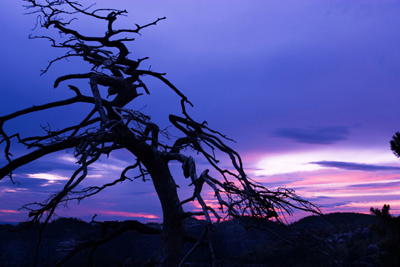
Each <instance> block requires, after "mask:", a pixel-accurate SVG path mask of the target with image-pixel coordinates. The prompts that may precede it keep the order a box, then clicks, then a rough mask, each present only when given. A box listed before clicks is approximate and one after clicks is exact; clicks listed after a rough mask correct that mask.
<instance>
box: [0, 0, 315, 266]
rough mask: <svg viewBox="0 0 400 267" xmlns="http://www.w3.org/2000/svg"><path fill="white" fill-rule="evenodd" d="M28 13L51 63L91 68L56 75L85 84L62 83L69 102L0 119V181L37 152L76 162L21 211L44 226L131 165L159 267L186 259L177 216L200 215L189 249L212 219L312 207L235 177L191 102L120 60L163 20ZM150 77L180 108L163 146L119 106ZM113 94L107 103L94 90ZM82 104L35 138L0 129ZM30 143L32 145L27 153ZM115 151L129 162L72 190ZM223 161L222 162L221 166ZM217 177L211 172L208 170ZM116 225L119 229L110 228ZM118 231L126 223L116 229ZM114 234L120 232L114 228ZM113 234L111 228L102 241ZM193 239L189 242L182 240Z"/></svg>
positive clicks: (106, 12) (60, 0)
mask: <svg viewBox="0 0 400 267" xmlns="http://www.w3.org/2000/svg"><path fill="white" fill-rule="evenodd" d="M25 2H26V8H27V10H28V13H30V14H36V15H37V22H38V25H37V27H42V28H45V29H48V30H51V29H53V30H56V31H58V33H57V34H55V35H54V36H55V37H54V36H53V37H50V36H33V37H31V38H43V39H47V40H49V41H50V43H51V46H52V47H55V48H60V49H66V50H67V52H66V53H65V55H64V56H61V57H58V58H56V59H54V60H52V61H51V62H50V63H49V65H48V66H47V68H46V69H45V70H43V73H45V72H46V71H47V70H48V69H49V67H51V65H52V64H54V63H56V62H58V61H60V60H63V59H67V58H70V57H78V58H81V59H83V60H84V61H85V62H87V63H88V65H89V66H90V67H91V68H90V69H89V71H88V72H87V73H76V74H67V75H63V76H61V77H59V78H58V79H56V81H55V83H54V87H58V86H59V85H60V84H61V83H64V82H72V81H73V80H77V79H80V80H82V79H83V80H87V81H89V84H90V86H88V87H90V91H89V92H90V93H89V95H84V94H83V93H82V92H81V89H79V88H77V86H76V85H72V84H71V85H68V86H69V88H70V89H71V90H73V91H74V92H75V96H74V97H72V98H69V99H65V100H61V101H56V102H51V103H47V104H43V105H37V106H33V107H31V108H27V109H23V110H20V111H17V112H14V113H12V114H9V115H6V116H2V117H0V134H1V137H2V139H1V143H3V145H4V147H5V148H4V156H5V158H6V159H7V164H6V165H5V166H2V168H1V169H0V178H1V179H2V178H4V177H9V178H10V179H11V181H13V172H14V171H15V170H17V169H18V168H19V167H21V166H23V165H25V164H28V163H30V162H34V161H35V160H38V159H39V158H41V157H43V156H45V155H48V154H51V153H55V152H58V151H62V150H69V151H72V150H73V155H74V157H75V158H76V159H77V162H78V163H79V168H77V169H76V171H75V172H74V173H72V175H71V177H70V179H69V180H68V181H67V182H66V183H65V185H64V187H63V189H62V190H61V191H60V192H57V193H55V194H54V195H52V196H51V197H50V198H49V199H48V200H47V201H46V202H45V203H31V204H29V205H26V206H25V208H26V209H28V210H29V216H30V218H31V219H30V220H31V221H32V222H40V221H42V222H44V223H47V222H48V221H49V219H50V218H51V216H52V215H53V214H54V212H55V210H56V208H57V207H58V206H59V205H60V204H64V203H66V202H68V201H71V200H78V201H81V200H83V199H85V198H87V197H90V196H93V195H95V194H99V193H101V192H102V191H103V190H104V189H106V188H109V187H112V186H113V185H115V184H116V183H118V182H123V181H126V180H131V179H130V178H129V177H127V172H128V171H129V170H137V171H138V173H139V175H138V176H137V177H142V178H143V179H144V177H149V178H150V180H151V181H152V183H153V184H154V189H155V191H156V193H157V195H158V198H159V201H160V203H161V207H162V212H163V228H162V230H161V244H160V248H159V250H158V252H157V253H156V254H155V255H154V257H153V258H152V259H151V262H152V263H153V264H155V265H160V266H178V265H179V264H181V265H182V264H183V262H184V261H185V260H186V259H187V257H188V255H186V256H184V255H182V250H183V245H184V242H185V241H188V240H189V241H190V238H188V237H187V236H186V235H185V231H184V219H185V218H187V217H190V216H204V218H205V220H206V221H207V223H208V224H207V228H206V229H204V234H203V235H202V237H201V238H200V240H199V241H198V242H197V243H195V245H194V247H193V249H192V250H191V251H190V252H189V254H190V253H191V252H192V251H193V250H194V249H195V248H196V247H197V246H198V245H199V244H204V243H205V242H206V241H207V240H208V238H207V235H208V233H209V230H210V229H209V227H210V225H211V223H212V222H213V220H216V221H220V220H221V219H225V218H227V217H228V218H229V217H239V216H254V217H259V218H265V219H272V220H276V221H278V222H282V220H284V215H285V214H289V215H290V214H292V211H293V209H300V210H304V211H310V212H314V213H319V210H318V208H317V207H316V206H314V205H313V204H312V203H310V202H308V201H307V200H304V199H302V198H300V197H299V196H297V195H296V194H295V192H294V191H293V190H291V189H287V188H278V189H277V190H269V189H268V188H266V187H264V186H263V185H262V184H259V183H257V182H255V181H253V180H251V179H250V178H249V177H248V176H247V175H246V173H245V170H244V167H243V164H242V160H241V158H240V156H239V154H238V153H237V152H236V151H234V150H233V149H232V148H230V147H229V146H228V145H226V142H229V141H230V139H228V138H227V137H226V136H225V135H222V134H221V133H219V132H218V131H215V130H213V129H211V128H210V127H209V126H208V125H207V123H206V122H201V123H200V122H196V121H195V120H193V119H192V118H191V117H190V116H189V114H188V112H187V106H188V105H189V106H192V104H191V102H190V101H189V100H188V99H187V98H186V96H185V95H184V94H183V93H182V92H181V91H179V90H178V89H177V88H176V87H175V86H174V85H173V84H172V83H171V82H170V81H168V80H167V79H166V78H165V74H163V73H158V72H154V71H152V70H143V69H140V63H141V61H143V60H145V59H147V58H141V59H137V60H133V59H131V58H129V56H130V54H129V50H128V47H127V46H126V44H127V43H128V42H132V41H134V36H135V35H138V34H140V32H141V31H142V30H144V29H145V28H147V27H150V26H152V25H156V24H157V23H158V22H160V21H162V20H164V19H165V18H158V19H156V20H154V21H153V22H151V23H149V24H146V25H138V24H136V25H135V26H134V27H133V28H132V29H116V28H115V24H114V23H115V21H116V20H117V19H118V18H120V16H122V15H126V13H127V11H125V10H115V9H96V8H95V7H94V6H93V5H92V6H89V7H84V6H82V5H81V4H79V3H78V2H76V1H71V0H43V1H39V0H25ZM80 16H86V17H89V18H91V19H95V20H101V21H104V22H105V24H106V25H107V26H106V29H105V32H104V35H101V36H88V35H83V34H82V33H80V31H79V30H78V29H76V28H75V25H76V24H77V18H79V17H80ZM145 75H148V76H152V77H154V78H155V79H159V80H161V81H162V82H163V83H164V84H165V86H166V88H169V89H171V90H172V92H173V93H175V94H177V95H178V96H179V97H180V99H181V100H180V103H181V110H182V114H180V115H179V116H178V115H172V114H171V115H169V120H170V123H171V125H172V126H173V127H175V128H176V129H178V130H179V131H180V132H181V136H180V137H177V138H175V139H173V140H171V141H170V143H169V144H168V143H166V142H165V140H164V141H161V140H160V138H159V137H160V134H161V133H162V131H160V129H159V127H158V126H157V125H156V124H154V123H153V122H152V121H151V120H150V119H149V117H148V116H146V115H145V114H143V113H141V112H139V111H137V110H131V109H128V108H127V105H128V104H129V103H131V102H132V101H134V100H135V99H136V98H137V97H139V96H140V95H141V94H142V93H139V92H141V91H142V92H145V93H147V94H150V91H149V89H148V88H147V87H146V85H145V84H144V83H143V81H142V80H141V77H142V76H145ZM106 94H108V95H110V96H113V97H114V98H113V99H112V100H110V101H109V100H107V98H105V97H104V95H106ZM77 103H87V104H88V105H92V106H93V109H92V111H91V112H89V113H88V114H87V115H86V116H85V117H83V118H82V120H81V122H80V123H78V124H76V125H72V126H66V127H65V128H64V129H61V130H57V131H52V130H50V129H47V130H46V132H45V134H44V135H41V136H28V137H26V136H23V133H22V132H21V133H20V132H16V133H6V132H5V131H4V128H3V125H4V123H6V122H8V121H10V120H14V119H15V118H17V117H21V116H24V115H26V114H31V113H35V112H37V111H42V110H52V109H55V108H57V107H61V106H71V108H73V105H74V104H77ZM16 142H18V143H20V144H23V145H24V146H25V147H26V148H27V149H30V150H29V151H27V152H26V154H24V155H22V156H20V157H17V158H14V157H13V156H12V149H13V145H14V143H16ZM32 149H33V151H32ZM121 149H124V150H126V151H129V152H130V153H131V156H132V159H131V162H132V165H130V166H127V167H126V169H125V170H123V171H122V173H121V174H120V175H119V177H116V179H115V181H111V182H109V183H107V184H104V185H103V186H92V187H87V188H84V189H81V190H79V189H78V188H79V187H78V185H79V184H80V183H81V182H82V181H83V180H84V179H85V178H86V177H87V175H88V172H89V169H88V167H89V166H90V165H91V164H93V163H94V162H96V161H97V160H98V159H99V157H100V156H101V155H103V154H107V155H108V154H110V153H113V152H114V151H117V150H121ZM186 151H194V152H196V153H197V154H198V155H199V156H202V157H204V158H205V159H206V160H207V161H208V163H209V165H210V169H211V170H209V169H205V170H201V171H200V172H198V171H197V170H196V164H195V159H194V158H193V157H192V156H189V155H190V154H188V153H185V152H186ZM217 154H218V155H219V156H221V155H224V156H226V157H227V158H228V159H229V161H230V163H231V167H229V168H224V167H221V166H220V164H219V159H217ZM171 162H179V163H180V164H181V166H182V174H183V175H184V177H186V178H188V179H190V180H191V186H192V188H193V189H192V190H193V195H192V197H190V198H188V199H185V200H180V199H179V198H178V195H177V184H176V183H175V180H174V178H173V176H172V174H171V171H170V164H171ZM224 164H225V163H224ZM216 175H218V176H216ZM204 187H209V188H210V189H211V190H212V191H213V192H214V193H215V198H216V199H217V201H218V205H219V208H218V209H217V210H216V209H215V208H214V207H211V206H210V205H207V203H206V202H205V200H204V199H203V197H202V191H203V188H204ZM188 202H198V204H199V205H200V206H201V209H202V211H201V212H190V211H185V210H184V207H185V204H186V203H188ZM127 225H129V227H131V228H132V229H136V230H138V231H141V229H142V231H147V230H149V229H147V230H145V229H143V225H141V226H139V225H138V224H137V223H132V224H125V226H124V227H127ZM116 229H120V228H118V227H116ZM123 229H125V230H126V228H123ZM120 231H121V230H120ZM112 237H113V235H112V234H111V237H108V238H112ZM191 241H192V242H193V240H191ZM102 242H104V240H100V241H98V242H97V243H96V242H92V243H88V244H83V245H81V246H83V247H88V246H89V247H90V246H93V247H96V246H98V245H99V244H102ZM208 247H209V251H210V253H211V255H213V254H214V252H213V247H212V243H211V242H209V244H208Z"/></svg>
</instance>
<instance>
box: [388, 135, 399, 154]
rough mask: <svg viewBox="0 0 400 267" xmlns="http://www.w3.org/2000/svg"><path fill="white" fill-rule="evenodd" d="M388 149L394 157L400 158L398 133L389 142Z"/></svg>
mask: <svg viewBox="0 0 400 267" xmlns="http://www.w3.org/2000/svg"><path fill="white" fill-rule="evenodd" d="M390 149H391V150H392V152H393V153H394V154H395V155H396V157H398V158H400V132H396V133H395V134H394V135H393V137H392V140H391V141H390Z"/></svg>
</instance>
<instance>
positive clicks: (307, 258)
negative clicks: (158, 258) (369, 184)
mask: <svg viewBox="0 0 400 267" xmlns="http://www.w3.org/2000/svg"><path fill="white" fill-rule="evenodd" d="M380 223H381V222H380V220H379V219H378V218H377V217H376V216H372V215H365V214H357V213H332V214H328V215H325V216H309V217H306V218H303V219H301V220H300V221H298V222H295V223H293V224H290V225H288V226H286V227H285V226H282V225H279V224H277V223H273V222H266V221H262V220H254V219H250V218H242V219H233V220H230V221H225V222H222V223H220V224H215V225H214V227H213V228H214V231H213V233H212V235H211V236H212V238H213V240H214V244H215V254H216V259H217V261H218V264H219V266H224V265H225V266H231V265H232V264H237V265H235V266H246V265H248V266H249V265H251V264H253V265H254V264H258V266H264V265H265V266H266V265H267V264H268V266H340V265H341V266H380V264H379V257H378V256H379V253H381V252H382V251H381V249H380V248H379V242H380V241H381V240H382V238H383V237H382V236H380V235H378V234H377V233H376V232H375V231H374V227H375V228H376V225H379V224H380ZM203 225H204V221H199V220H196V219H190V220H188V221H186V229H187V231H188V233H189V234H190V235H192V236H194V237H198V236H199V235H200V234H201V232H202V229H203V227H204V226H203ZM23 226H26V223H21V224H19V225H17V226H13V225H2V227H1V229H0V234H1V237H2V238H1V240H0V262H1V264H0V266H30V265H31V264H32V262H33V258H34V251H35V247H36V243H37V238H38V232H37V230H36V229H33V228H30V229H24V230H19V231H16V230H17V229H18V228H21V227H23ZM149 226H151V227H155V228H157V227H161V226H160V225H158V224H154V223H153V224H149ZM101 234H102V229H101V227H100V226H99V225H94V224H89V223H86V222H83V221H81V220H78V219H74V218H59V219H57V220H55V221H53V222H51V223H50V224H49V225H48V226H47V227H46V230H45V232H44V235H43V241H42V245H41V249H40V257H39V266H51V265H53V264H54V263H55V262H57V261H58V260H60V259H61V258H62V257H63V256H65V255H66V254H67V252H66V250H69V249H71V247H73V246H74V245H77V244H80V243H81V242H84V241H87V240H91V239H94V238H98V237H99V236H101ZM159 242H160V239H159V236H157V235H147V234H140V233H137V232H134V231H128V232H125V233H123V234H122V235H120V236H118V237H116V238H115V239H113V240H111V241H110V242H109V243H107V244H105V245H102V246H99V247H98V248H97V249H96V251H95V252H94V253H93V266H118V265H120V266H140V265H142V264H144V263H145V262H146V260H147V259H149V258H150V257H151V255H152V254H153V253H154V251H156V249H157V247H158V244H159ZM190 247H191V245H190V244H187V245H186V250H188V249H190ZM90 252H91V251H90V250H89V249H87V250H84V251H82V252H80V253H79V254H77V255H76V256H75V257H73V258H72V259H71V260H70V261H69V262H68V263H67V264H66V265H65V266H74V267H77V266H89V254H90ZM207 264H208V250H207V248H206V247H200V248H199V249H198V251H196V252H195V253H194V254H193V256H191V258H190V259H189V260H188V263H187V264H186V265H185V266H207ZM363 264H364V265H363ZM368 264H370V265H368Z"/></svg>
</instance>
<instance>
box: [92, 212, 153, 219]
mask: <svg viewBox="0 0 400 267" xmlns="http://www.w3.org/2000/svg"><path fill="white" fill-rule="evenodd" d="M98 213H99V214H107V215H114V216H121V217H134V218H146V219H159V218H160V217H158V216H156V215H154V214H145V213H134V212H127V211H112V210H108V211H104V210H102V211H99V212H98Z"/></svg>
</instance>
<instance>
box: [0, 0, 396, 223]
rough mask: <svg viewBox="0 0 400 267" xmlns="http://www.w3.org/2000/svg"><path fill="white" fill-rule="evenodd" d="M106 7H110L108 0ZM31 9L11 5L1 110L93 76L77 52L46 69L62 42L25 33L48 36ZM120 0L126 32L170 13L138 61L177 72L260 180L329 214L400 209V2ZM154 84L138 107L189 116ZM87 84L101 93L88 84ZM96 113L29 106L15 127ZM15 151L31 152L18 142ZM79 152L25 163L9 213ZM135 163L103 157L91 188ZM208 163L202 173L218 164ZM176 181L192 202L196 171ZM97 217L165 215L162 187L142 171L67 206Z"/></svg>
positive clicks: (5, 192)
mask: <svg viewBox="0 0 400 267" xmlns="http://www.w3.org/2000/svg"><path fill="white" fill-rule="evenodd" d="M81 2H84V3H86V2H87V3H89V2H91V1H81ZM96 2H97V6H98V7H99V8H100V7H110V1H106V0H97V1H96ZM107 3H108V4H107ZM22 5H23V1H22V0H21V1H20V0H13V1H1V3H0V7H1V16H0V25H2V27H0V34H1V36H2V42H0V51H2V66H1V72H0V80H1V82H2V85H1V90H0V101H1V105H0V115H5V114H8V113H11V112H14V111H16V110H18V109H21V108H25V107H29V106H32V105H38V104H43V103H46V102H48V101H55V100H60V99H64V98H68V97H72V96H73V93H72V92H71V91H69V90H68V87H67V83H66V84H62V85H61V86H60V87H59V88H57V89H53V88H52V84H53V82H54V80H55V79H56V78H57V77H58V76H61V75H64V74H68V73H78V72H87V71H89V66H88V65H85V63H82V62H80V61H74V60H72V61H70V62H67V61H63V62H59V63H57V64H55V65H54V67H53V68H52V69H50V71H49V72H48V73H46V74H45V75H42V76H40V70H41V69H43V68H45V67H46V66H47V62H48V61H49V60H52V59H54V58H55V57H57V56H60V55H63V51H60V50H57V49H54V48H51V47H50V43H49V42H48V41H46V40H29V39H28V38H27V37H28V36H29V35H30V34H34V35H35V34H36V35H43V34H44V33H43V32H42V31H40V30H35V31H33V32H32V29H33V28H34V25H35V20H36V18H35V16H34V15H24V13H25V10H24V8H23V7H22ZM111 7H113V8H120V9H127V11H128V12H129V13H128V16H127V17H123V18H121V19H120V20H121V26H124V27H129V26H130V25H132V26H133V25H134V24H135V23H138V24H146V23H148V22H151V21H153V20H155V19H157V18H158V17H163V16H166V17H167V19H166V20H164V21H161V22H159V24H158V25H157V26H155V27H151V28H148V29H145V30H143V32H142V35H141V36H137V38H136V41H135V42H133V43H132V44H131V45H130V46H129V48H130V49H131V51H132V54H131V55H130V57H131V58H132V59H137V58H143V57H145V56H149V57H150V59H149V60H147V61H146V62H145V63H144V64H143V65H142V68H143V69H147V68H149V67H150V66H151V69H152V70H154V71H157V72H166V73H167V76H166V77H167V78H168V79H169V80H170V81H171V82H173V83H174V84H175V85H176V86H177V87H178V88H179V89H180V90H181V91H182V92H184V93H185V94H186V95H187V97H188V98H189V99H190V100H191V102H192V103H193V104H194V108H191V109H190V110H189V113H190V114H192V116H193V117H194V118H195V119H197V120H199V121H203V120H206V121H207V122H208V124H209V126H210V127H212V128H214V129H217V130H219V131H221V132H223V133H225V134H227V135H228V136H229V137H230V138H233V139H234V140H235V141H236V143H232V144H231V146H232V148H234V149H235V150H236V151H238V152H239V153H240V154H241V155H242V158H243V161H244V163H245V166H246V170H247V173H248V175H249V176H250V177H251V178H253V179H255V180H257V181H259V182H261V183H263V184H264V185H266V186H268V187H269V188H275V187H278V186H283V187H288V188H293V189H295V190H296V192H297V194H299V195H300V196H302V197H304V198H307V199H309V200H310V201H312V202H314V203H315V204H317V205H319V206H320V207H321V209H322V211H323V212H344V211H346V212H362V213H369V208H370V207H371V206H373V207H375V208H378V207H379V208H381V207H382V206H383V204H390V205H391V211H392V213H393V214H400V161H399V160H398V159H397V158H396V157H395V156H394V155H393V153H392V152H391V151H390V146H389V141H390V139H391V137H392V135H393V134H394V133H395V132H396V131H400V120H399V119H398V118H399V115H400V104H399V103H400V102H399V99H400V90H399V89H400V16H399V14H400V1H398V0H391V1H389V0H379V1H378V0H291V1H289V0H263V1H261V0H258V1H256V0H248V1H239V0H229V1H228V0H219V1H211V0H190V1H177V0H174V1H170V0H157V1H153V0H151V1H149V0H140V1H137V0H134V1H132V0H129V1H128V0H115V1H113V2H112V6H111ZM74 23H75V24H73V25H78V23H79V21H78V22H74ZM77 28H79V29H81V30H82V31H83V32H84V33H86V34H88V35H90V34H96V33H100V32H101V31H102V28H101V24H96V23H88V22H87V21H83V23H82V24H81V26H78V27H77ZM46 34H48V35H51V34H53V35H57V33H56V32H55V31H48V32H47V33H46ZM64 52H65V51H64ZM144 81H145V82H146V83H147V85H148V87H149V89H150V91H151V95H150V96H143V97H142V98H140V99H138V101H136V102H134V103H132V104H130V106H129V107H130V108H132V109H141V111H142V112H143V113H146V114H149V115H150V116H151V117H152V119H153V120H154V121H155V122H157V123H158V124H159V125H160V127H161V128H162V127H167V126H168V125H169V124H168V121H167V115H168V114H170V113H175V114H179V98H178V97H177V96H176V95H175V94H174V93H173V92H172V91H171V90H169V89H168V88H167V87H166V86H164V85H163V84H162V83H160V82H158V81H155V80H154V79H151V78H146V79H145V80H144ZM68 84H74V83H73V82H70V83H68ZM77 84H78V85H79V86H81V88H84V89H82V91H84V92H85V93H89V92H90V90H89V88H88V84H87V83H82V82H80V83H77ZM85 112H87V109H86V107H81V106H77V107H74V108H72V109H65V108H62V109H60V110H59V111H57V112H51V113H50V114H48V113H40V114H37V115H36V116H34V115H29V116H26V117H23V118H21V119H18V120H16V121H15V122H13V123H8V124H6V126H5V129H6V130H9V132H10V133H11V132H15V131H17V130H18V131H22V132H24V135H25V136H27V135H28V134H32V133H40V132H41V128H40V125H46V124H47V123H49V124H50V125H51V126H52V128H54V129H56V128H57V127H62V125H64V126H66V125H69V124H71V122H74V121H76V120H80V119H81V118H83V117H84V116H85ZM63 123H64V124H63ZM0 146H1V149H2V150H3V149H4V146H3V144H1V145H0ZM14 152H15V156H16V157H17V156H18V155H20V154H19V153H20V150H19V148H18V147H16V149H15V151H14ZM69 152H70V153H69V154H68V153H64V152H63V153H57V154H54V155H51V156H49V157H44V158H43V159H41V160H40V161H38V162H36V163H32V164H29V165H27V166H24V167H23V168H21V169H19V170H17V171H16V172H15V180H16V181H18V182H20V183H21V185H19V186H18V185H13V184H12V183H11V182H10V181H9V179H7V178H5V179H3V180H1V181H0V221H23V220H26V219H27V218H28V216H27V212H26V211H23V210H19V208H20V207H21V206H22V205H23V204H25V203H28V202H35V201H43V200H45V199H46V198H48V197H49V195H50V194H51V193H53V192H55V191H57V190H60V188H61V186H62V184H63V183H64V182H65V181H66V179H68V177H69V176H70V175H71V173H72V172H73V170H74V168H76V166H77V165H76V164H75V161H76V160H75V159H74V158H73V156H72V153H71V152H72V151H69ZM130 160H132V158H130V156H129V154H128V153H126V152H121V153H116V154H115V155H111V156H110V158H108V159H106V158H104V159H102V160H101V162H99V163H98V164H96V165H95V167H94V168H92V169H91V173H90V176H89V179H88V181H87V183H86V185H89V184H91V183H92V182H93V183H102V182H109V181H112V180H114V179H116V178H117V177H118V176H119V173H120V171H121V170H123V168H124V167H125V166H127V165H129V164H130V163H131V162H130ZM0 163H1V164H2V165H4V164H5V160H4V157H3V156H2V157H1V159H0ZM198 163H199V168H198V170H199V172H200V171H201V170H202V169H204V168H206V166H205V165H204V164H203V162H202V161H199V162H198ZM177 183H178V184H179V185H181V184H182V185H181V188H180V189H181V192H180V196H181V197H182V199H183V198H184V197H185V196H188V195H190V193H191V192H190V190H188V187H187V185H186V184H185V183H186V182H185V181H184V178H181V177H177ZM208 197H209V199H210V200H209V201H210V203H212V200H211V199H212V196H211V195H210V196H208ZM95 213H96V214H98V217H97V218H98V219H99V220H123V219H136V220H142V221H147V220H150V221H160V220H161V210H160V207H159V204H158V201H157V197H156V195H155V193H154V191H153V187H152V184H151V182H146V183H143V182H142V181H139V180H138V181H134V182H125V183H124V184H119V185H117V186H115V187H114V188H112V189H109V190H108V191H104V192H103V193H102V194H100V195H97V196H95V197H93V198H91V199H88V200H84V201H83V202H81V203H80V204H79V205H76V204H75V203H70V204H69V209H65V208H62V207H61V208H60V209H59V211H58V214H59V215H60V216H74V217H80V218H83V219H85V220H90V218H91V217H92V216H93V215H94V214H95ZM301 216H304V214H297V215H295V218H296V219H298V218H300V217H301Z"/></svg>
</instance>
